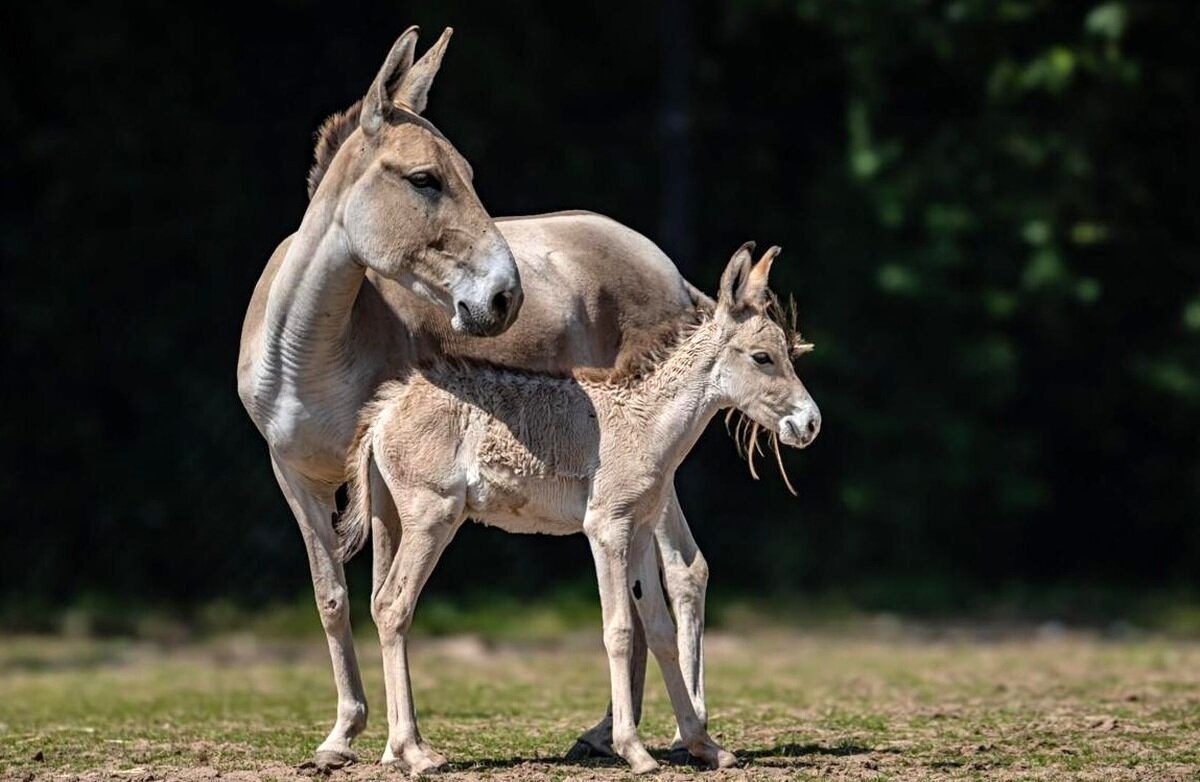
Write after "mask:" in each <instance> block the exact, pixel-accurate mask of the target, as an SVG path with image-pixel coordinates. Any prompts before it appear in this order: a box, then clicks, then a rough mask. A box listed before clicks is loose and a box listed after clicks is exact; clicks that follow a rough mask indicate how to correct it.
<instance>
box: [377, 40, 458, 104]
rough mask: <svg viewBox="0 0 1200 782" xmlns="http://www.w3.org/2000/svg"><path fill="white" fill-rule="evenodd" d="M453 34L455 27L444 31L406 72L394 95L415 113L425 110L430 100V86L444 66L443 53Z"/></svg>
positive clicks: (400, 102) (396, 99) (397, 100)
mask: <svg viewBox="0 0 1200 782" xmlns="http://www.w3.org/2000/svg"><path fill="white" fill-rule="evenodd" d="M451 35H454V28H453V27H447V28H446V29H445V30H443V31H442V35H441V37H440V38H438V39H437V42H436V43H434V45H433V46H430V47H429V51H427V52H425V54H424V55H422V56H421V59H419V60H417V64H416V65H414V66H412V67H411V68H409V69H408V73H406V74H404V81H402V82H400V89H398V90H396V93H395V94H394V95H393V96H392V97H393V98H394V99H395V101H396V102H397V103H399V104H400V105H401V106H403V107H404V108H407V109H408V110H409V111H411V112H413V113H414V114H420V113H421V112H423V111H425V105H426V103H428V101H429V88H430V87H432V86H433V77H434V76H437V72H438V69H439V68H441V67H442V55H444V54H445V53H446V45H447V44H449V43H450V36H451Z"/></svg>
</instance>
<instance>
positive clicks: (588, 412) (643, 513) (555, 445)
mask: <svg viewBox="0 0 1200 782" xmlns="http://www.w3.org/2000/svg"><path fill="white" fill-rule="evenodd" d="M735 266H736V267H744V266H745V264H744V260H743V259H739V258H735V260H734V261H732V262H731V268H733V267H735ZM767 266H768V268H769V263H768V264H767ZM729 276H730V279H731V280H732V279H733V278H734V277H736V276H737V275H729ZM765 280H766V278H765V272H764V275H763V277H762V278H761V282H762V283H764V284H765ZM731 290H733V288H731ZM770 301H773V297H771V296H770V294H769V292H767V291H766V290H765V288H763V289H759V288H757V287H755V286H747V285H738V286H736V293H731V294H728V295H727V293H726V291H724V290H723V291H722V295H721V298H720V300H719V302H718V305H717V307H716V310H715V312H714V313H712V315H710V316H707V317H704V318H703V319H702V320H700V321H699V322H698V323H696V324H695V325H693V326H691V327H687V328H683V329H679V330H678V333H677V334H676V336H675V339H674V340H669V339H668V338H666V337H663V338H661V340H660V343H659V344H658V345H648V346H645V349H644V352H643V354H642V356H643V360H642V361H641V362H635V361H634V360H633V359H630V363H631V365H633V364H635V363H636V364H637V365H639V366H642V367H644V369H641V370H638V371H637V372H630V371H628V370H624V371H610V372H608V373H606V374H604V375H603V376H597V375H596V374H595V373H576V374H574V375H573V376H572V377H570V378H564V377H559V376H554V375H552V374H550V373H534V372H528V371H525V372H521V371H515V370H503V369H499V368H495V367H480V366H477V365H475V366H473V365H471V364H470V363H468V362H462V361H449V360H442V361H437V362H433V363H432V364H430V365H429V366H427V367H423V368H420V369H417V370H415V371H413V372H410V373H409V374H408V375H407V376H406V377H404V378H403V379H400V380H397V381H394V382H391V383H388V384H386V385H384V386H383V388H382V389H381V391H380V393H379V395H378V397H377V398H376V399H375V400H374V401H373V402H371V403H370V404H368V405H367V406H366V407H365V408H364V410H363V413H362V416H361V418H360V426H359V428H358V434H357V436H356V440H355V443H354V444H353V446H352V450H351V456H350V460H349V465H348V468H347V472H348V473H350V474H351V476H352V477H351V481H350V494H351V496H352V497H353V501H352V504H351V506H350V507H349V508H348V510H347V513H346V515H345V517H344V518H343V521H342V526H341V527H340V528H339V533H338V534H339V537H340V539H341V553H342V556H343V558H348V557H350V556H352V555H353V554H354V553H355V551H356V550H357V548H358V547H359V546H361V545H362V543H363V541H365V539H366V537H367V533H366V530H367V529H368V527H369V526H370V525H372V524H375V525H377V529H378V530H379V532H380V533H381V534H384V535H386V536H387V538H388V539H389V540H398V541H399V546H398V550H397V551H389V550H388V549H386V548H385V549H382V550H381V549H380V548H377V549H376V562H375V569H376V572H377V573H382V572H384V571H385V570H386V572H387V578H386V580H385V581H384V583H383V586H381V587H379V588H378V589H377V591H376V594H375V596H374V597H373V601H372V611H373V615H374V616H375V618H376V622H377V624H379V626H380V628H381V631H380V632H381V640H382V642H383V644H384V648H385V659H386V655H387V654H388V650H392V651H393V652H395V651H398V650H403V648H404V644H405V642H406V636H407V631H408V627H409V626H410V623H411V619H412V612H413V611H414V610H415V607H416V601H417V598H418V596H419V591H420V585H422V584H424V583H425V581H426V579H428V577H429V575H430V574H431V573H432V571H433V568H434V567H435V565H436V564H437V559H438V557H439V555H440V553H441V551H442V550H443V549H444V548H445V546H446V545H447V544H448V543H449V542H450V540H451V539H452V538H453V535H454V532H455V531H456V530H457V529H458V527H459V526H460V525H461V524H462V523H463V521H464V519H466V518H468V517H470V518H473V519H475V520H477V521H480V522H482V523H485V524H493V525H496V526H499V527H501V528H502V529H505V530H507V531H509V532H516V533H528V532H540V533H545V534H571V533H578V532H582V533H584V534H585V535H587V537H588V539H589V543H590V545H591V547H592V551H593V556H594V557H595V559H596V570H597V574H598V576H599V581H600V584H599V586H600V595H601V602H602V605H603V609H604V621H605V645H606V647H607V648H608V651H609V656H610V667H611V673H612V691H613V748H614V749H615V750H616V751H617V753H618V754H620V755H621V756H622V757H624V758H625V759H626V760H628V761H629V763H630V764H631V766H632V767H633V770H634V771H637V772H644V771H649V770H652V769H654V768H656V767H657V764H656V763H655V761H654V760H653V759H652V758H651V757H650V756H649V755H648V754H647V753H646V751H645V748H644V747H642V745H641V743H640V740H639V739H638V738H637V733H636V728H635V726H634V719H633V717H632V713H633V712H632V706H631V701H630V698H631V690H630V681H631V678H630V677H631V673H630V670H629V664H630V660H629V657H628V647H627V646H626V643H627V639H628V636H629V632H630V621H631V616H632V614H631V610H630V609H631V608H632V606H631V605H630V603H629V601H630V594H629V589H630V587H632V586H633V585H634V584H635V581H636V583H637V584H639V585H640V584H645V585H646V586H645V588H644V589H645V593H646V594H643V587H641V586H638V587H635V588H634V589H633V592H634V595H635V596H636V598H637V600H636V601H635V602H636V603H637V611H638V612H639V614H640V615H641V619H642V622H643V624H644V626H645V632H646V635H647V639H648V642H649V645H650V647H651V649H652V650H653V651H654V653H655V655H656V657H657V658H658V660H659V664H660V668H661V669H662V672H663V675H664V678H665V679H666V682H667V688H668V692H669V694H670V695H671V701H672V706H673V708H674V709H675V714H676V719H677V723H678V726H679V731H680V735H681V737H682V740H683V742H684V744H685V745H686V746H687V747H688V750H689V751H690V752H691V753H692V754H694V755H696V756H698V757H700V758H702V759H704V760H706V761H707V762H708V763H709V764H710V765H712V766H714V767H716V766H727V765H731V764H732V763H733V756H732V755H730V754H729V753H727V752H725V751H724V750H722V749H721V748H720V747H718V746H717V745H716V744H715V743H714V742H713V741H712V739H711V738H709V736H708V734H707V733H706V731H705V730H704V727H703V725H702V724H701V723H700V721H699V717H698V715H697V712H696V710H695V708H694V704H693V703H692V701H691V700H690V693H689V691H688V689H687V686H686V684H685V681H684V679H683V675H682V669H681V668H680V665H679V657H678V655H677V650H676V648H675V638H676V633H675V628H674V626H673V624H671V623H670V619H669V615H668V613H667V609H666V604H665V601H664V600H663V598H662V595H661V590H660V589H658V569H657V565H656V564H655V561H654V559H653V557H652V550H653V549H652V544H651V540H652V535H653V530H654V528H655V526H656V525H657V523H658V520H659V518H660V517H661V514H662V512H663V509H664V506H665V505H666V504H667V503H668V502H669V499H670V478H671V476H672V475H674V472H675V469H676V468H677V467H678V466H679V463H680V462H681V461H682V460H683V458H684V457H685V456H686V455H687V453H688V451H689V450H690V449H691V447H692V445H693V444H694V443H695V442H696V439H697V438H698V437H699V435H700V432H701V431H702V430H703V428H704V426H705V425H706V424H707V423H708V421H709V420H710V419H711V418H712V416H713V414H714V413H716V411H717V410H718V409H720V408H723V407H736V408H737V409H739V410H740V411H742V412H744V413H745V414H747V415H748V416H749V417H750V418H751V419H753V421H754V423H755V425H756V426H762V427H764V428H766V429H768V430H770V431H771V432H772V433H773V434H774V433H776V432H783V433H784V436H785V437H788V438H790V439H791V440H792V443H791V444H793V445H798V446H799V447H805V446H807V445H808V444H810V443H811V442H812V440H813V438H815V437H816V432H817V430H818V428H819V421H820V418H819V414H818V413H817V411H816V406H815V405H814V404H813V403H812V400H811V398H810V397H809V396H808V393H807V391H805V389H804V386H803V385H802V384H801V383H800V380H799V379H798V378H797V377H796V374H795V371H794V369H793V367H792V364H791V361H790V358H791V349H790V346H791V343H792V341H791V340H790V339H789V338H788V335H787V331H786V329H785V328H784V327H783V326H781V325H780V324H779V323H777V322H776V321H775V320H773V319H772V318H771V317H770V316H768V314H767V310H768V308H769V307H768V305H767V302H770ZM668 344H670V345H671V347H669V348H668V347H665V346H666V345H668ZM646 356H660V358H659V359H658V360H657V361H655V362H654V364H653V366H651V365H650V364H649V363H648V362H647V361H646V360H645V357H646ZM373 475H379V476H380V480H378V481H375V480H372V477H371V476H373ZM389 503H392V504H394V505H395V506H396V507H397V508H402V509H401V510H400V513H399V517H398V518H396V519H388V520H385V516H384V515H383V514H380V513H377V512H375V510H374V509H375V508H376V507H381V506H386V505H388V504H389ZM406 547H407V548H406ZM381 551H383V552H384V557H385V560H384V561H381V559H380V555H381ZM651 579H652V581H651ZM652 587H653V588H652ZM643 598H645V599H644V600H643ZM405 684H407V683H405ZM413 719H414V720H415V717H414V718H413ZM413 725H414V727H413V730H415V722H414V723H413Z"/></svg>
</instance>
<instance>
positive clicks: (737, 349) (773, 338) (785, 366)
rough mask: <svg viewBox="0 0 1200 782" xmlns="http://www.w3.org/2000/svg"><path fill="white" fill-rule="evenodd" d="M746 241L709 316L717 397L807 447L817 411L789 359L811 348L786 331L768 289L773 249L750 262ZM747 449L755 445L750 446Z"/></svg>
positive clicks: (817, 423)
mask: <svg viewBox="0 0 1200 782" xmlns="http://www.w3.org/2000/svg"><path fill="white" fill-rule="evenodd" d="M753 249H754V243H753V242H747V243H746V244H744V245H742V247H741V248H740V249H739V250H738V251H737V252H736V253H734V256H733V258H732V259H730V261H729V265H728V266H726V267H725V273H724V274H723V275H721V290H720V293H719V294H718V296H717V309H716V312H715V313H714V314H713V319H714V321H715V325H716V326H717V328H718V329H719V332H720V339H721V345H722V347H721V352H720V355H719V356H718V357H717V361H716V364H715V366H714V377H715V382H716V384H717V387H718V391H719V393H720V394H721V395H722V396H723V397H724V398H725V400H726V401H727V402H728V403H729V404H730V405H731V406H733V407H735V408H737V409H738V410H740V411H742V412H743V413H745V414H746V415H747V416H749V418H750V419H751V420H752V421H753V422H754V424H757V425H758V426H760V427H762V428H765V429H766V430H767V431H770V432H774V433H776V434H778V435H779V439H780V440H782V441H783V442H784V444H785V445H791V446H794V447H796V448H805V447H807V446H808V445H809V444H811V443H812V441H813V440H815V439H816V437H817V432H819V431H820V430H821V413H820V411H819V410H817V405H816V403H815V402H813V400H812V397H811V396H809V395H808V391H807V390H805V388H804V384H803V383H801V382H800V378H798V377H797V376H796V370H795V368H794V367H793V366H792V359H793V357H795V356H797V355H799V354H801V353H805V352H807V351H809V350H811V349H812V346H811V345H809V344H808V343H805V342H802V341H800V338H799V335H794V334H791V333H789V332H790V331H791V329H790V327H789V326H788V324H786V323H785V322H784V319H783V318H782V317H780V315H779V313H780V311H779V307H778V304H777V303H776V302H775V300H774V297H773V296H772V295H771V292H770V290H769V289H768V288H767V276H768V275H769V274H770V272H771V263H772V262H773V261H774V260H775V256H777V255H778V254H779V248H778V247H772V248H771V249H769V250H767V251H766V253H764V254H763V256H762V258H760V259H759V261H758V262H757V263H754V261H753V258H752V257H751V255H750V252H751V251H752V250H753ZM750 447H751V448H753V447H755V445H753V444H751V446H750Z"/></svg>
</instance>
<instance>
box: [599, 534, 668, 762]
mask: <svg viewBox="0 0 1200 782" xmlns="http://www.w3.org/2000/svg"><path fill="white" fill-rule="evenodd" d="M588 515H589V518H588V519H587V520H586V521H585V522H584V532H585V533H586V534H587V538H588V543H589V544H590V546H591V549H592V558H593V559H594V560H595V563H596V579H597V581H598V583H599V587H600V605H601V608H602V609H603V612H604V648H605V650H606V651H607V652H608V667H609V676H610V677H611V683H612V725H613V744H612V745H613V750H615V751H616V753H617V754H618V755H620V756H621V757H623V758H625V760H626V761H628V762H629V765H630V766H631V767H632V769H633V772H634V773H635V774H642V773H645V772H648V771H654V770H655V769H657V768H658V763H656V762H655V761H654V758H652V757H650V753H648V752H646V748H645V747H644V746H642V742H641V739H639V738H638V735H637V725H636V724H635V723H634V719H633V702H632V695H633V682H632V672H631V670H630V664H631V656H632V653H633V627H634V624H635V622H634V617H633V607H632V606H631V605H630V599H629V587H630V572H629V543H630V535H631V534H632V529H633V522H632V520H631V519H628V518H619V517H617V518H613V517H595V516H593V515H592V514H591V513H589V514H588Z"/></svg>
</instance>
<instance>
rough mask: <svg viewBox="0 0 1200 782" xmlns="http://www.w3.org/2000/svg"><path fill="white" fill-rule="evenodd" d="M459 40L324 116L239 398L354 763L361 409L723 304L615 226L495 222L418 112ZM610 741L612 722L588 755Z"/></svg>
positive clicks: (676, 582) (679, 518)
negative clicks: (289, 521) (343, 555)
mask: <svg viewBox="0 0 1200 782" xmlns="http://www.w3.org/2000/svg"><path fill="white" fill-rule="evenodd" d="M449 36H450V30H446V31H445V32H444V33H443V34H442V36H441V37H440V38H439V39H438V41H437V43H435V44H434V45H433V46H432V47H431V48H430V49H429V51H428V52H426V53H425V55H424V56H423V57H421V59H420V60H417V61H416V62H415V63H414V61H413V60H414V57H413V55H414V50H415V47H416V39H417V31H416V28H410V29H409V30H407V31H406V32H405V33H404V34H403V35H401V36H400V38H399V40H397V42H396V44H395V45H394V46H393V47H392V50H391V51H390V52H389V54H388V56H387V59H386V60H385V62H384V64H383V67H382V68H381V69H380V71H379V74H378V75H377V76H376V78H375V80H374V82H373V83H372V84H371V86H370V88H369V89H368V90H367V94H366V96H365V97H364V98H363V99H362V100H360V101H359V102H358V103H356V104H355V105H354V106H352V107H351V108H349V109H348V110H346V111H345V112H342V113H341V114H337V115H334V116H333V117H331V118H330V119H329V120H327V121H326V122H325V124H324V125H323V126H322V128H321V131H320V133H319V138H318V141H317V149H316V163H315V164H314V166H313V168H312V170H311V171H310V173H309V195H310V199H311V200H310V203H309V206H308V209H307V211H306V212H305V214H304V218H303V220H302V221H301V223H300V227H299V229H298V230H297V231H296V233H294V234H292V235H291V236H289V237H287V238H286V239H284V240H283V242H282V243H281V244H280V245H279V247H278V248H277V249H276V250H275V252H274V253H273V254H272V256H271V259H270V260H269V261H268V263H267V266H266V269H265V270H264V271H263V273H262V276H261V277H260V278H259V281H258V284H257V285H256V287H255V289H254V294H253V297H252V298H251V301H250V306H249V308H248V310H247V312H246V320H245V324H244V326H243V329H242V339H241V348H240V352H239V356H238V393H239V396H240V397H241V399H242V403H243V404H244V405H245V407H246V410H247V412H248V413H249V414H250V417H251V419H252V420H253V421H254V424H255V426H257V427H258V430H259V432H261V433H262V435H263V437H264V438H265V439H266V441H267V446H268V451H269V453H270V458H271V465H272V467H273V469H274V472H275V476H276V478H277V480H278V482H279V485H280V488H281V489H282V490H283V493H284V496H285V497H286V499H287V502H288V505H289V506H290V507H291V509H292V512H293V513H294V514H295V516H296V520H297V522H298V523H299V526H300V532H301V534H302V536H303V538H304V543H305V547H306V549H307V553H308V562H309V568H310V570H311V574H312V581H313V592H314V595H315V597H316V603H317V608H318V611H319V613H320V617H321V624H322V626H323V627H324V629H325V634H326V636H327V640H328V644H329V650H330V656H331V658H332V662H333V671H334V681H335V683H336V685H337V693H338V707H337V718H336V721H335V723H334V726H333V729H332V730H331V731H330V733H329V735H328V737H326V739H325V740H324V741H323V742H322V743H321V745H320V746H319V747H318V749H317V753H316V757H315V761H316V762H317V764H318V765H321V766H335V767H336V766H338V765H342V764H344V763H346V762H349V761H350V760H352V759H353V757H354V756H353V753H352V751H351V742H352V741H353V739H354V737H355V736H356V735H358V734H359V733H360V732H361V731H362V729H363V727H364V725H365V724H366V716H367V704H366V699H365V697H364V694H363V687H362V682H361V678H360V676H359V669H358V662H357V660H356V658H355V653H354V645H353V640H352V637H351V632H350V613H349V607H348V604H347V593H346V579H345V574H344V572H343V569H342V563H341V561H340V559H339V557H338V554H337V538H336V534H335V532H334V527H333V517H334V514H335V512H336V502H335V492H336V490H337V487H338V486H339V485H340V484H341V483H342V482H343V480H344V476H343V471H344V468H345V462H346V452H347V449H348V447H349V445H350V442H351V440H352V439H353V436H354V427H355V421H356V417H357V414H358V411H359V409H360V408H361V407H362V405H363V404H364V403H365V402H366V401H367V400H369V399H370V398H371V396H372V394H373V392H374V391H375V390H376V388H377V387H378V386H379V384H380V383H381V382H382V381H384V380H386V379H389V378H394V377H397V376H398V375H400V374H402V373H403V371H404V370H405V369H406V368H409V367H411V366H413V365H414V364H416V363H417V362H420V361H422V360H424V359H426V358H429V357H431V356H439V355H450V356H462V357H466V358H479V359H486V360H489V361H492V362H495V363H499V364H504V365H508V366H517V367H523V368H528V369H533V370H547V371H565V370H568V369H570V368H571V367H577V366H595V367H604V366H612V365H613V364H614V363H615V362H617V361H618V360H619V357H620V356H621V355H622V353H627V352H629V351H630V350H631V349H632V348H631V345H633V344H636V343H639V342H641V341H644V340H645V339H646V335H648V334H653V333H655V332H656V330H660V329H661V328H662V327H663V324H669V323H671V322H673V321H675V320H676V319H678V318H680V317H691V316H694V314H695V311H696V308H697V304H698V303H699V305H700V306H701V307H707V306H711V302H709V301H708V300H707V299H706V298H705V297H704V296H703V295H702V294H699V293H698V292H697V291H695V290H694V289H693V288H691V286H689V285H688V284H687V283H686V282H685V281H684V280H683V278H682V277H681V276H680V275H679V272H678V270H677V269H676V268H675V267H674V265H673V264H672V263H671V262H670V260H669V259H668V258H667V257H666V256H665V255H664V254H663V253H662V251H660V250H659V249H658V248H657V247H655V246H654V244H653V243H651V242H650V241H649V240H648V239H646V238H645V237H643V236H641V235H639V234H637V233H636V232H634V231H631V230H630V229H628V228H626V227H624V226H622V225H620V224H618V223H616V222H614V221H612V220H609V219H607V218H604V217H600V216H598V215H592V214H586V213H558V214H552V215H541V216H536V217H522V218H512V219H508V220H500V221H493V220H492V218H491V217H490V216H489V215H488V213H487V211H486V210H485V209H484V207H483V205H482V204H481V203H480V202H479V198H478V197H477V195H476V194H475V190H474V187H473V185H472V183H471V177H472V172H471V168H470V166H469V165H468V164H467V162H466V160H464V159H463V157H462V156H461V155H460V154H459V153H458V151H457V150H455V148H454V147H453V145H451V144H450V142H449V141H448V140H447V139H446V138H445V137H444V136H443V135H442V134H441V133H440V132H439V131H438V130H437V129H436V128H435V127H434V126H433V125H432V124H431V123H430V122H429V121H428V120H426V119H425V118H424V117H422V116H421V114H422V112H423V111H424V109H425V105H426V100H427V96H428V92H429V88H430V85H431V83H432V81H433V78H434V75H435V74H436V73H437V70H438V67H439V65H440V63H441V59H442V55H443V53H444V51H445V48H446V45H447V42H448V41H449ZM522 301H523V302H524V303H523V304H522ZM518 312H519V313H520V317H517V315H518ZM669 495H670V496H669V497H668V501H667V509H666V512H665V513H664V517H663V519H662V522H661V523H660V525H659V526H658V528H657V530H656V544H657V546H658V548H659V552H660V554H661V561H662V566H663V578H664V580H665V581H666V585H667V590H668V593H669V595H670V599H671V602H672V607H673V608H674V610H675V613H676V617H677V618H678V620H679V624H680V633H679V650H680V656H681V660H682V663H683V667H684V672H685V677H686V679H687V683H688V688H689V691H690V693H691V695H692V698H693V701H694V703H695V706H696V710H697V712H698V713H699V714H700V717H701V721H703V719H704V715H705V712H704V689H703V657H702V653H701V645H700V642H701V637H702V633H703V615H704V592H705V588H706V584H707V578H708V567H707V565H706V563H705V561H704V558H703V557H702V556H701V555H700V552H699V550H698V549H697V548H696V544H695V541H694V540H693V539H692V535H691V532H690V531H689V529H688V527H687V523H686V521H685V520H684V517H683V513H682V511H681V510H680V508H679V504H678V502H677V501H676V499H675V496H674V492H673V491H671V492H669ZM634 642H635V645H636V646H638V648H637V649H635V654H634V674H635V687H634V690H635V693H634V699H635V703H639V702H640V697H641V691H640V681H641V679H640V676H641V675H643V674H644V670H645V654H646V653H645V644H644V639H643V638H642V636H641V635H640V634H636V635H635V641H634ZM610 744H611V720H610V719H608V718H607V717H606V718H605V719H603V720H601V721H600V722H599V723H598V724H597V725H596V726H595V727H594V728H592V729H591V730H589V731H588V732H587V733H585V734H584V735H583V736H581V738H580V743H579V744H577V745H576V748H575V749H576V750H578V749H580V748H581V747H590V748H592V749H594V750H596V751H601V752H603V751H605V750H606V748H607V747H608V746H609V745H610ZM573 751H574V750H573Z"/></svg>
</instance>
